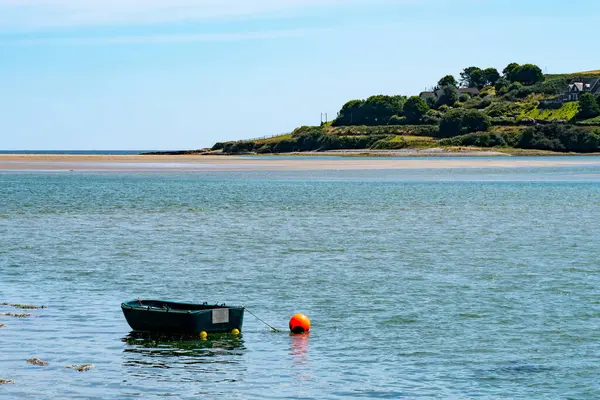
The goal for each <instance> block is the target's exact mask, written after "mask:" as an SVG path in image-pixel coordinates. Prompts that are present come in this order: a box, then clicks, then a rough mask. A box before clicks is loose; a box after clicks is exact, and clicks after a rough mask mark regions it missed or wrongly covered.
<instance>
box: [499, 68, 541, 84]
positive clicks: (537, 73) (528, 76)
mask: <svg viewBox="0 0 600 400" xmlns="http://www.w3.org/2000/svg"><path fill="white" fill-rule="evenodd" d="M502 72H503V73H504V77H505V78H506V79H508V80H509V81H510V82H519V83H522V84H523V85H526V86H530V85H535V84H536V83H538V82H543V81H544V79H545V77H544V73H543V72H542V69H541V68H540V67H538V66H537V65H534V64H523V65H519V64H517V63H511V64H508V66H507V67H506V68H504V71H502Z"/></svg>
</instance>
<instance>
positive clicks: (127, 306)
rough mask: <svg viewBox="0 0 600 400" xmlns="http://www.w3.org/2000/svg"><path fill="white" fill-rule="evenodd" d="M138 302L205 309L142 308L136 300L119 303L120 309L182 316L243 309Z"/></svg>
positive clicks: (170, 302) (196, 304)
mask: <svg viewBox="0 0 600 400" xmlns="http://www.w3.org/2000/svg"><path fill="white" fill-rule="evenodd" d="M139 301H141V302H142V303H143V302H156V303H163V304H177V305H179V306H184V307H185V306H193V307H199V306H200V307H202V306H204V307H207V308H204V309H199V310H190V309H184V308H169V307H167V308H159V307H151V306H148V305H146V306H142V305H139V304H138V300H137V299H136V300H129V301H124V302H122V303H121V309H124V310H134V311H144V312H162V313H171V314H173V313H176V314H183V315H190V314H202V313H206V312H209V311H212V310H215V309H235V310H242V309H244V308H245V307H243V306H228V305H225V304H222V305H218V304H214V305H211V304H208V303H206V302H205V303H201V304H198V303H182V302H177V301H166V300H141V299H139Z"/></svg>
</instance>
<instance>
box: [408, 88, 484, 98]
mask: <svg viewBox="0 0 600 400" xmlns="http://www.w3.org/2000/svg"><path fill="white" fill-rule="evenodd" d="M443 93H444V91H443V90H442V89H441V88H438V89H435V90H434V91H432V92H421V93H419V97H420V98H422V99H423V100H427V98H429V97H433V98H435V99H436V100H437V99H439V98H440V96H441V95H442V94H443ZM461 94H468V95H469V96H471V97H474V96H477V95H478V94H479V89H477V88H458V95H459V96H460V95H461Z"/></svg>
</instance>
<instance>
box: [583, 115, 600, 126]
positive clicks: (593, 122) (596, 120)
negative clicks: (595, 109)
mask: <svg viewBox="0 0 600 400" xmlns="http://www.w3.org/2000/svg"><path fill="white" fill-rule="evenodd" d="M577 124H578V125H600V116H598V117H595V118H590V119H586V120H583V121H579V122H577Z"/></svg>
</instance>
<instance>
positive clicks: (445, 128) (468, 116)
mask: <svg viewBox="0 0 600 400" xmlns="http://www.w3.org/2000/svg"><path fill="white" fill-rule="evenodd" d="M491 125H492V121H491V119H490V117H488V116H487V115H485V114H484V113H482V112H480V111H477V110H467V111H464V110H452V111H449V112H447V113H446V114H445V115H444V116H443V117H442V120H441V121H440V132H439V136H440V137H453V136H458V135H460V134H463V133H471V132H477V131H487V130H488V129H489V128H490V126H491Z"/></svg>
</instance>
